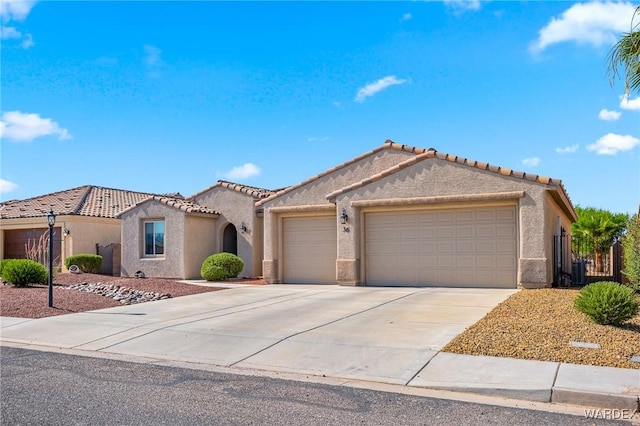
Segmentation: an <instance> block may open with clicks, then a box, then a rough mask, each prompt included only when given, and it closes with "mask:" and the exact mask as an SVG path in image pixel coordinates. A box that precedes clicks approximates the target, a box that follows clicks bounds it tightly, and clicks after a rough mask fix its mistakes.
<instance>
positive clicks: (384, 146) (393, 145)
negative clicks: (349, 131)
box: [256, 139, 433, 206]
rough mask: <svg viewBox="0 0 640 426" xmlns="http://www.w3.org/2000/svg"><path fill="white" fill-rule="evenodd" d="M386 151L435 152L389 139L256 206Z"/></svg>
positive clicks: (259, 202)
mask: <svg viewBox="0 0 640 426" xmlns="http://www.w3.org/2000/svg"><path fill="white" fill-rule="evenodd" d="M385 149H394V150H396V151H405V152H410V153H413V154H416V155H420V154H423V153H425V152H427V151H428V150H433V148H429V149H424V148H416V147H414V146H410V145H403V144H399V143H395V142H393V141H392V140H390V139H387V140H386V141H385V142H384V143H383V144H382V146H379V147H377V148H375V149H373V150H371V151H368V152H365V153H364V154H361V155H358V156H357V157H355V158H352V159H351V160H349V161H346V162H344V163H342V164H339V165H337V166H335V167H332V168H330V169H329V170H325V171H324V172H322V173H320V174H317V175H315V176H313V177H311V178H309V179H307V180H305V181H303V182H300V183H297V184H295V185H292V186H289V187H286V188H282V189H281V190H278V191H276V192H275V193H274V194H272V195H270V196H268V197H266V198H264V199H261V200H260V201H258V202H257V203H256V206H260V205H262V204H264V203H265V202H267V201H269V200H271V199H274V198H277V197H279V196H281V195H283V194H286V193H287V192H290V191H293V190H294V189H298V188H300V187H302V186H304V185H306V184H308V183H311V182H313V181H315V180H318V179H320V178H322V177H323V176H326V175H328V174H330V173H333V172H335V171H337V170H340V169H343V168H345V167H348V166H350V165H352V164H354V163H356V162H358V161H360V160H362V159H364V158H367V157H370V156H372V155H374V154H377V153H378V152H380V151H384V150H385Z"/></svg>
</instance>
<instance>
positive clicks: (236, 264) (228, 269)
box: [200, 253, 244, 281]
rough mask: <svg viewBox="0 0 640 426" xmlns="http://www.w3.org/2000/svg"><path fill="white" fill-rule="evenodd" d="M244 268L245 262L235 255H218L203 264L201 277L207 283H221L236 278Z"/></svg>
mask: <svg viewBox="0 0 640 426" xmlns="http://www.w3.org/2000/svg"><path fill="white" fill-rule="evenodd" d="M242 268H244V262H243V261H242V259H240V258H239V257H238V256H236V255H235V254H231V253H216V254H212V255H211V256H209V257H207V258H206V259H205V260H204V262H202V268H200V275H202V278H204V279H205V280H207V281H221V280H226V279H228V278H235V277H237V276H238V274H239V273H240V272H241V271H242Z"/></svg>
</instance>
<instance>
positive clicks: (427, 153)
mask: <svg viewBox="0 0 640 426" xmlns="http://www.w3.org/2000/svg"><path fill="white" fill-rule="evenodd" d="M387 142H390V141H387ZM392 143H393V142H392ZM396 145H397V144H396ZM402 146H403V147H406V145H402ZM418 151H419V150H416V151H412V152H418ZM428 158H438V159H440V160H446V161H449V162H452V163H458V164H462V165H465V166H469V167H474V168H476V169H480V170H488V171H490V172H493V173H497V174H500V175H503V176H511V177H515V178H518V179H524V180H528V181H531V182H537V183H541V184H543V185H549V186H553V187H557V188H558V189H559V190H560V192H561V193H562V195H564V196H565V197H566V199H567V201H568V203H569V204H570V207H571V210H573V205H571V200H570V199H569V196H568V195H567V193H566V190H565V189H564V186H563V185H562V181H560V180H559V179H552V178H549V177H546V176H540V175H536V174H532V173H525V172H519V171H515V170H512V169H508V168H505V167H499V166H494V165H491V164H489V163H482V162H479V161H475V160H470V159H468V158H464V157H458V156H456V155H451V154H446V153H443V152H438V151H436V150H435V149H433V148H429V149H427V150H422V152H421V153H420V154H418V155H416V156H415V157H412V158H409V159H408V160H405V161H403V162H401V163H398V164H396V165H395V166H393V167H390V168H388V169H386V170H383V171H382V172H380V173H377V174H375V175H373V176H370V177H368V178H366V179H363V180H361V181H359V182H355V183H353V184H351V185H349V186H347V187H344V188H342V189H339V190H337V191H334V192H332V193H331V194H328V195H327V199H328V200H331V201H333V200H335V199H336V198H337V197H338V196H340V195H342V194H345V193H347V192H349V191H353V190H354V189H357V188H360V187H363V186H365V185H368V184H370V183H372V182H376V181H378V180H380V179H382V178H385V177H387V176H390V175H392V174H394V173H396V172H398V171H400V170H402V169H405V168H407V167H410V166H412V165H414V164H416V163H419V162H420V161H423V160H425V159H428Z"/></svg>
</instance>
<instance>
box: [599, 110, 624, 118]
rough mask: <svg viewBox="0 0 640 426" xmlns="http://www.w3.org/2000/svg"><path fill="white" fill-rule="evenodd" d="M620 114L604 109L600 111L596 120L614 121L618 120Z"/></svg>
mask: <svg viewBox="0 0 640 426" xmlns="http://www.w3.org/2000/svg"><path fill="white" fill-rule="evenodd" d="M621 115H622V113H621V112H620V111H611V110H608V109H606V108H603V109H601V110H600V113H599V114H598V118H599V119H600V120H604V121H616V120H618V119H619V118H620V116H621Z"/></svg>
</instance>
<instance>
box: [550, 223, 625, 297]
mask: <svg viewBox="0 0 640 426" xmlns="http://www.w3.org/2000/svg"><path fill="white" fill-rule="evenodd" d="M569 253H570V254H569ZM553 256H554V259H555V260H556V261H555V263H554V265H555V266H554V275H553V276H554V280H553V285H554V287H558V286H565V287H566V286H569V285H577V286H583V285H586V284H589V283H592V282H595V281H615V282H619V283H621V282H622V279H623V275H622V269H624V265H623V259H622V242H621V241H620V240H619V239H618V240H616V241H615V242H614V243H613V245H612V246H611V247H606V248H604V247H603V248H601V249H599V250H596V246H595V244H594V241H593V240H592V239H590V238H588V237H576V236H573V235H568V234H562V235H555V236H554V237H553ZM569 262H570V263H569Z"/></svg>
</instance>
